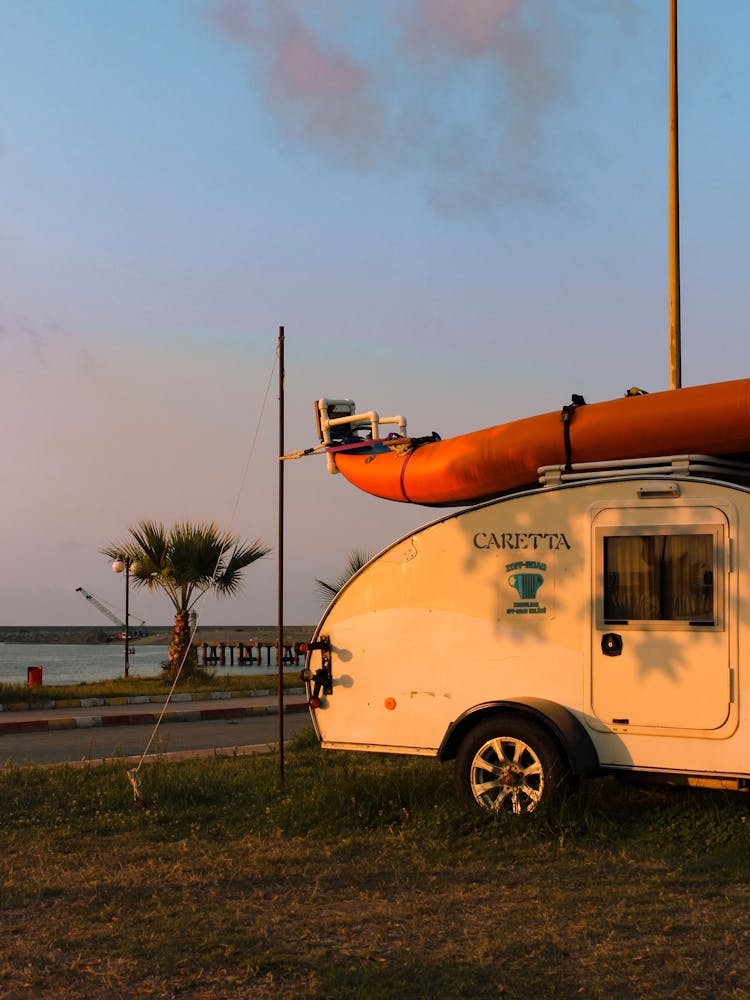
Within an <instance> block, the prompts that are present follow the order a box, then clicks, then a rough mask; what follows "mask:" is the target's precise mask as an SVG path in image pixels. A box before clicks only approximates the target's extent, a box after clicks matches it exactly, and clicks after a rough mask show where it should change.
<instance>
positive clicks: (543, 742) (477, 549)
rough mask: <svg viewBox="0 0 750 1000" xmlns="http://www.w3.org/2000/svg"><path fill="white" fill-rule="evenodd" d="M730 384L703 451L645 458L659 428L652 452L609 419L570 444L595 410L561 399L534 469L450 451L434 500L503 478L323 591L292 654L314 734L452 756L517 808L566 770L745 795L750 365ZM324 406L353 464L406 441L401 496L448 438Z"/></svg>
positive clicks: (487, 801)
mask: <svg viewBox="0 0 750 1000" xmlns="http://www.w3.org/2000/svg"><path fill="white" fill-rule="evenodd" d="M725 385H729V386H731V387H732V391H731V392H728V393H726V394H724V395H722V394H721V393H720V394H719V398H720V399H726V398H729V397H731V399H732V404H731V406H730V410H731V413H730V416H729V417H728V418H727V421H728V423H729V424H731V425H732V426H731V427H729V429H728V431H727V433H726V436H725V438H723V439H722V440H717V441H711V442H708V443H709V444H711V448H710V450H711V451H712V452H713V454H712V455H698V454H687V453H686V454H682V455H674V454H669V455H667V456H666V457H662V456H660V455H658V454H654V449H655V448H658V447H659V446H660V445H661V444H662V442H663V438H664V434H663V433H662V428H661V427H657V428H655V429H654V434H653V437H654V438H655V442H653V444H651V443H650V441H647V440H646V438H645V437H644V439H643V440H642V442H641V444H640V445H637V446H633V447H639V448H640V450H641V451H642V452H645V453H646V454H645V456H639V457H634V456H632V455H627V456H625V457H623V456H622V455H621V454H618V447H617V441H616V434H615V432H614V431H612V432H611V434H612V436H613V437H614V438H615V442H614V444H613V445H612V449H611V450H612V452H613V454H612V456H611V457H609V458H607V457H599V456H597V455H596V454H594V455H593V456H591V451H590V450H589V451H588V452H587V451H585V450H584V452H583V454H584V456H585V457H584V459H583V460H581V459H580V448H579V445H578V442H579V440H580V438H579V436H578V435H577V434H576V430H577V427H576V424H577V422H578V421H579V418H580V417H581V416H582V413H583V412H586V411H587V410H588V411H596V409H597V407H596V406H595V405H594V406H591V407H585V409H584V408H583V407H582V406H581V407H580V408H575V410H574V412H573V410H572V409H571V412H570V413H569V414H568V416H567V417H566V416H565V415H563V419H562V420H561V419H560V414H557V418H556V420H557V426H556V428H555V432H556V434H557V436H558V438H559V441H557V442H556V443H555V448H552V447H551V446H550V447H549V448H548V447H547V446H546V445H545V446H544V447H541V446H538V445H536V444H534V443H531V444H529V446H528V449H530V450H531V451H532V453H533V454H534V455H536V454H539V453H544V454H545V455H547V454H550V453H552V454H553V460H552V462H551V463H549V464H546V465H545V464H542V467H541V468H539V469H538V473H537V474H538V480H537V482H536V483H535V484H533V485H531V484H529V483H528V482H526V483H524V484H518V483H515V484H514V485H513V486H512V487H511V488H507V487H506V488H505V490H504V491H503V487H502V486H498V482H499V479H498V475H497V470H496V469H495V468H494V466H495V464H496V461H497V460H496V458H493V459H487V458H486V455H485V453H484V452H482V451H481V449H480V452H481V454H480V459H481V461H482V462H484V464H485V471H484V472H483V471H482V470H479V472H476V474H475V475H474V477H473V479H472V477H471V476H467V475H466V469H465V468H460V469H459V468H458V465H457V462H456V460H455V454H451V455H450V456H449V458H450V461H449V463H448V465H449V469H448V473H447V474H446V475H447V479H448V481H449V489H448V490H447V491H446V492H447V493H448V494H450V495H449V496H448V497H447V499H442V497H443V496H444V494H441V493H440V485H439V482H438V483H433V485H432V486H431V487H429V488H430V489H431V490H432V493H431V495H432V497H433V499H432V501H431V502H432V503H452V504H455V503H456V496H455V492H456V490H455V483H456V482H457V481H459V480H461V481H463V482H471V483H472V485H471V486H470V487H469V488H468V492H469V493H470V492H471V491H472V490H473V491H474V496H482V495H486V494H487V493H488V492H492V491H493V490H494V491H496V492H498V493H500V495H496V496H495V497H493V498H491V499H485V500H482V501H480V502H477V503H474V504H473V505H472V506H470V507H468V508H467V509H463V510H460V511H459V512H452V513H449V514H447V515H445V516H443V517H440V518H439V519H438V520H435V521H433V522H432V523H429V524H427V525H426V526H425V527H423V528H421V529H419V530H418V531H416V532H414V533H412V534H410V535H408V536H407V537H405V538H401V539H400V540H398V541H396V542H395V543H394V544H392V545H390V546H389V547H388V548H386V549H385V550H384V551H383V552H381V553H380V554H379V555H377V556H376V557H375V558H374V559H372V560H371V561H370V562H369V563H367V564H366V565H365V566H364V567H363V568H362V569H361V570H360V571H359V572H358V573H357V574H356V575H355V576H354V577H353V578H352V579H351V580H349V582H348V583H347V584H346V585H345V586H344V587H343V588H342V590H341V591H340V592H339V593H338V595H337V596H336V598H335V599H334V600H333V601H332V602H331V604H330V606H329V607H328V609H327V610H326V612H325V614H324V616H323V618H322V620H321V621H320V623H319V625H318V627H317V629H316V631H315V634H314V636H313V641H312V643H311V648H310V651H309V653H308V658H307V663H306V668H305V671H303V675H304V677H305V679H306V681H307V684H308V695H309V703H310V707H311V714H312V719H313V723H314V726H315V730H316V733H317V735H318V737H319V739H320V741H321V743H322V746H323V747H324V748H334V749H347V750H364V751H376V752H385V753H396V754H419V755H424V756H432V757H436V758H438V759H439V760H441V761H446V760H454V761H455V782H456V789H457V792H458V795H459V797H460V798H461V799H462V800H464V801H465V802H467V803H470V804H478V805H480V806H482V807H485V808H488V809H508V810H510V811H512V812H517V813H521V812H529V811H531V810H533V809H534V808H535V807H536V806H537V804H538V803H539V802H540V801H541V800H542V799H544V798H545V796H548V795H549V793H550V792H551V791H553V790H554V789H555V788H556V787H557V786H559V785H560V784H561V783H563V782H564V781H565V779H566V778H567V777H568V776H580V777H585V776H591V775H597V774H606V773H620V774H623V773H626V774H630V775H637V776H639V777H640V778H651V779H662V780H670V781H680V782H684V783H688V784H693V785H703V786H709V787H721V788H731V789H738V790H747V788H748V787H749V785H750V680H749V679H748V677H749V675H750V661H749V662H748V663H747V664H745V663H744V657H745V656H748V655H749V654H748V649H749V647H750V631H749V627H748V614H747V600H748V593H750V552H749V551H748V549H746V548H745V547H744V546H743V545H742V533H743V531H745V530H750V465H748V464H746V462H745V461H744V458H745V455H744V454H743V455H742V456H740V455H739V453H740V452H743V451H750V419H748V417H750V408H749V406H748V402H749V401H750V382H743V383H741V385H740V384H737V383H728V384H725ZM723 388H724V387H723V386H722V389H723ZM690 392H691V390H676V391H675V392H672V393H669V394H667V393H663V394H659V395H661V396H669V397H671V399H672V400H674V403H675V404H678V403H679V405H682V403H683V399H682V398H680V397H681V394H683V393H688V394H689V393H690ZM653 398H654V397H637V398H635V399H632V400H630V399H629V400H625V401H624V402H623V406H622V407H621V408H620V410H619V412H620V413H621V414H625V417H629V416H630V415H631V414H632V413H634V411H630V413H629V412H628V410H627V407H628V406H632V405H634V404H635V406H636V407H638V405H639V401H641V400H644V399H649V401H650V400H653ZM581 402H582V401H581ZM618 402H620V401H618ZM665 402H666V401H665ZM333 403H334V405H333V406H332V401H327V400H322V401H320V403H319V404H318V410H319V414H320V415H321V416H320V422H319V426H320V429H321V437H322V439H323V444H324V445H325V447H326V450H328V453H329V461H330V460H331V459H332V461H333V464H336V465H338V463H339V460H340V458H341V457H342V456H343V457H344V462H343V463H342V464H344V465H345V464H346V462H347V461H348V459H349V458H350V456H352V455H356V456H358V457H362V459H363V461H362V465H361V468H359V471H358V472H357V475H358V476H359V475H366V474H367V465H368V464H369V465H372V466H375V467H376V466H377V464H378V462H380V461H381V459H385V460H386V461H387V462H389V463H390V462H391V460H392V456H396V459H397V460H400V461H401V466H402V470H401V472H400V473H399V475H400V478H401V481H402V484H403V482H404V481H405V480H406V482H407V488H406V490H404V493H406V492H408V468H407V475H406V476H405V475H404V471H403V465H404V461H407V462H408V461H409V460H410V456H416V452H417V450H418V449H419V448H421V447H424V448H430V447H432V445H433V443H434V444H437V443H438V442H437V441H436V440H435V439H430V443H429V444H421V443H419V442H414V441H413V439H408V438H406V432H405V425H404V422H403V420H402V419H401V418H397V420H398V421H400V422H401V428H400V429H401V434H400V435H399V436H398V437H395V438H394V437H388V438H381V437H380V434H379V423H380V421H379V419H378V418H377V414H366V415H363V414H356V413H355V411H354V409H355V408H354V406H353V404H350V405H349V404H346V403H345V401H341V400H338V401H333ZM600 405H603V406H606V405H607V404H600ZM347 406H348V409H349V412H348V413H343V412H342V410H346V409H347ZM743 407H744V411H743V412H740V411H742V408H743ZM651 409H652V411H653V406H652V407H651ZM625 417H622V418H621V419H623V420H624V419H625ZM329 419H330V421H331V422H332V424H331V426H326V424H327V421H328V420H329ZM347 419H348V421H349V423H348V424H347ZM539 419H540V418H532V420H537V421H538V420H539ZM587 419H591V418H590V417H588V415H587ZM617 419H620V418H615V425H616V421H617ZM665 419H666V418H665ZM696 420H697V422H698V423H700V418H699V417H697V418H696ZM738 420H741V422H742V423H741V427H738V426H737V425H736V423H735V422H736V421H738ZM667 422H669V421H667ZM561 424H562V425H563V426H562V427H561ZM566 424H567V426H566ZM352 425H354V426H355V427H356V428H357V432H356V433H354V434H351V433H344V432H342V428H344V430H346V429H347V427H349V428H350V427H351V426H352ZM365 425H367V426H366V427H365V431H366V433H367V434H368V437H367V438H364V437H363V436H362V428H363V427H364V426H365ZM615 425H613V426H615ZM505 426H508V425H505ZM584 430H586V428H585V427H584ZM597 433H599V432H597ZM672 433H673V436H674V438H675V440H679V441H682V440H687V439H688V438H689V432H688V431H686V430H685V428H684V427H677V428H673V432H672ZM712 433H713V434H715V435H718V436H719V437H720V438H721V435H722V434H723V431H722V430H721V429H720V428H717V427H714V429H713V430H712ZM741 435H744V439H743V440H744V442H745V443H744V445H742V446H740V445H741V441H740V438H741ZM496 436H497V435H496ZM500 436H502V435H500ZM698 439H699V440H701V441H706V438H705V437H699V438H698ZM457 440H459V439H454V441H457ZM447 443H448V442H446V444H447ZM399 444H400V445H402V452H401V454H400V455H399V452H398V446H399ZM514 447H515V445H514ZM594 450H595V449H594ZM622 450H625V451H626V450H627V448H623V449H622ZM631 450H632V448H631ZM717 455H719V456H722V457H717ZM729 455H731V456H732V457H731V458H730V457H727V456H729ZM370 456H374V457H370ZM519 456H520V458H519V462H520V461H521V460H522V461H523V462H526V464H527V465H528V461H529V459H528V458H527V452H526V451H524V450H523V449H522V450H521V452H519ZM367 457H370V462H369V463H367V462H365V461H364V460H365V459H366V458H367ZM589 459H590V460H589ZM412 460H413V461H416V457H414V458H413V459H412ZM535 460H536V459H532V461H535ZM424 461H425V462H426V461H427V460H424ZM519 462H517V463H516V464H519ZM487 469H489V470H490V475H491V479H492V481H491V482H490V481H488V480H487V478H486V475H485V473H486V470H487ZM457 470H458V471H457ZM535 471H537V470H535ZM346 474H347V473H345V475H346ZM372 474H373V476H374V477H376V478H377V477H378V476H381V477H382V471H381V472H380V473H379V472H378V470H377V468H375V469H374V470H372ZM523 474H524V475H527V474H526V473H523ZM388 475H389V476H390V475H391V472H390V471H388ZM493 477H494V478H493ZM359 485H361V483H360V484H359ZM381 487H382V478H380V479H378V488H377V490H373V492H378V491H381V492H382V489H381ZM427 488H428V487H426V486H425V485H424V481H423V483H422V484H421V485H420V486H419V489H420V490H422V492H423V493H424V491H425V490H426V489H427ZM464 493H467V489H464ZM402 499H403V498H402ZM467 499H468V500H471V499H473V496H471V497H467ZM421 502H425V501H424V500H422V501H421Z"/></svg>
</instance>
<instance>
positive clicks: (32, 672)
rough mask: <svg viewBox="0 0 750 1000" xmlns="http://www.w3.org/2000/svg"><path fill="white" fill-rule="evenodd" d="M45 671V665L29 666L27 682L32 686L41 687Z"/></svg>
mask: <svg viewBox="0 0 750 1000" xmlns="http://www.w3.org/2000/svg"><path fill="white" fill-rule="evenodd" d="M43 673H44V668H43V667H27V669H26V683H27V684H28V686H29V687H30V688H34V687H41V686H42V683H43V681H42V675H43Z"/></svg>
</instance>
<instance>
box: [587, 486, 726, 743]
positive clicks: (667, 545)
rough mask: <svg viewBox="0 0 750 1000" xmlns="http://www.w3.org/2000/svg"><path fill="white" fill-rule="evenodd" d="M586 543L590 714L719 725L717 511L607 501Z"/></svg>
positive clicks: (619, 720)
mask: <svg viewBox="0 0 750 1000" xmlns="http://www.w3.org/2000/svg"><path fill="white" fill-rule="evenodd" d="M592 543H593V559H592V572H593V578H594V579H593V586H594V601H593V608H594V620H593V622H592V626H593V627H592V635H593V648H592V667H591V706H592V710H593V713H594V715H595V716H596V717H597V718H598V719H600V720H601V722H602V723H603V724H604V725H606V726H607V727H611V726H615V727H619V726H628V727H649V728H658V729H669V730H672V729H680V730H698V731H704V732H705V731H707V730H714V729H718V728H720V727H721V726H722V725H723V723H724V722H725V721H726V720H727V718H728V715H729V706H730V700H731V697H732V685H731V669H730V668H731V664H730V654H729V650H730V620H729V614H728V606H729V601H728V595H729V593H730V589H729V586H728V580H727V574H728V572H729V568H730V560H729V552H728V545H729V523H728V520H727V517H726V515H725V514H724V513H723V512H722V511H721V510H718V509H716V508H709V507H691V506H682V505H680V506H678V505H674V506H671V505H665V506H656V507H642V508H636V509H633V508H628V507H625V506H623V507H608V508H606V509H603V510H600V511H598V513H596V514H595V516H594V518H593V535H592Z"/></svg>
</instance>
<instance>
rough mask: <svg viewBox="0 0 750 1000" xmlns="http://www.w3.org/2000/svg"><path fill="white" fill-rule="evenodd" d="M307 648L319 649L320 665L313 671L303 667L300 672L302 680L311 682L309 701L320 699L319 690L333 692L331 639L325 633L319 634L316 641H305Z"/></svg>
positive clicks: (325, 692)
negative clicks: (311, 690) (311, 689)
mask: <svg viewBox="0 0 750 1000" xmlns="http://www.w3.org/2000/svg"><path fill="white" fill-rule="evenodd" d="M306 645H307V649H308V651H309V650H312V649H319V650H320V659H321V666H320V668H319V669H318V670H316V671H315V673H313V672H312V671H311V670H308V669H307V668H305V669H304V670H302V671H301V672H300V678H301V679H302V680H303V681H312V682H313V692H312V698H311V699H310V700H311V701H313V700H315V701H319V700H320V692H321V690H322V691H323V694H333V672H332V669H331V640H330V637H329V636H327V635H321V636H320V638H319V639H318V640H317V641H316V642H308V643H306Z"/></svg>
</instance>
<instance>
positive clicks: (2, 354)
mask: <svg viewBox="0 0 750 1000" xmlns="http://www.w3.org/2000/svg"><path fill="white" fill-rule="evenodd" d="M49 336H50V332H49V330H45V329H44V327H43V326H42V325H41V324H39V323H38V322H35V321H33V320H31V319H29V318H28V317H26V316H22V315H17V314H14V313H10V312H8V311H7V310H5V309H2V304H1V303H0V360H2V362H3V364H4V365H5V366H7V367H12V368H19V367H25V366H27V365H29V364H31V365H33V366H34V367H45V366H46V364H47V348H48V344H49Z"/></svg>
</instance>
